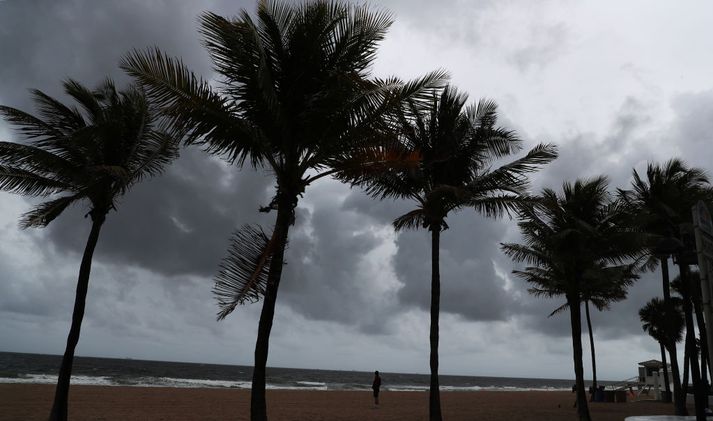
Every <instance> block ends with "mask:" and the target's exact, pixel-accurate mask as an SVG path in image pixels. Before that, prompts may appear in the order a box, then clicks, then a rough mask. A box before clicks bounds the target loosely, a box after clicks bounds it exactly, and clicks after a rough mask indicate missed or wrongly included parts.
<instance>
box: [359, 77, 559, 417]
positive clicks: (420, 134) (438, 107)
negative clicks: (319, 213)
mask: <svg viewBox="0 0 713 421" xmlns="http://www.w3.org/2000/svg"><path fill="white" fill-rule="evenodd" d="M466 100H467V97H466V95H465V94H462V93H459V92H458V91H457V90H456V89H454V88H452V87H446V88H445V89H444V90H442V92H440V93H439V92H437V91H434V92H433V97H432V100H431V102H430V104H427V106H419V105H418V104H415V103H413V102H411V103H410V104H407V105H406V106H405V107H403V108H402V110H401V112H400V113H399V114H398V115H397V116H396V121H398V122H399V125H400V131H401V138H400V140H401V142H400V144H399V145H398V148H397V147H396V146H394V145H392V146H391V147H390V148H389V150H391V151H399V152H398V153H396V152H395V153H396V155H398V156H401V157H403V159H404V160H406V161H408V160H411V161H415V165H412V166H405V167H406V168H392V169H389V170H386V171H379V172H371V173H368V174H363V176H362V177H360V178H358V179H356V180H353V182H355V183H357V184H362V185H363V186H364V187H365V188H366V191H367V193H369V194H370V195H371V196H373V197H376V198H379V199H383V198H387V197H391V198H401V199H410V200H413V201H414V202H416V204H417V205H418V207H417V208H416V209H414V210H412V211H410V212H408V213H406V214H404V215H402V216H400V217H398V218H397V219H396V220H395V221H394V227H395V228H396V230H397V231H398V230H402V229H417V228H426V229H428V230H429V231H430V232H431V328H430V345H431V350H430V368H431V384H430V398H429V399H430V400H429V402H430V403H429V418H430V419H431V420H440V419H441V404H440V395H439V382H438V339H439V329H438V319H439V307H440V288H441V287H440V285H441V281H440V271H439V248H440V247H439V244H440V236H441V232H442V231H443V230H444V229H446V228H447V227H448V225H447V224H446V217H447V216H448V215H449V213H451V212H456V211H459V210H462V209H467V208H472V209H474V210H476V211H477V212H479V213H482V214H484V215H485V216H487V217H498V216H501V215H502V214H503V213H504V212H507V211H509V210H512V209H515V206H516V205H517V204H522V203H523V202H524V201H525V200H526V198H524V196H523V194H524V193H525V189H526V187H527V184H528V180H527V177H526V175H527V173H529V172H532V171H536V170H537V169H539V168H540V167H541V166H542V165H544V164H547V163H548V162H550V161H552V160H553V159H555V158H556V156H557V154H556V149H555V148H554V146H551V145H539V146H537V147H535V148H533V149H532V150H531V151H529V152H528V153H527V154H526V155H525V156H523V157H522V158H519V159H516V160H514V161H512V162H510V163H508V164H504V165H502V166H500V167H498V168H496V169H491V165H492V163H493V161H495V160H497V159H501V158H505V157H507V156H508V155H511V154H513V153H515V152H516V151H518V150H520V148H521V146H520V145H521V141H520V140H519V139H518V138H517V136H516V135H515V133H513V132H512V131H509V130H506V129H504V128H502V127H499V126H497V108H496V105H495V103H494V102H490V101H480V102H479V103H478V104H474V105H470V106H466V105H465V103H466Z"/></svg>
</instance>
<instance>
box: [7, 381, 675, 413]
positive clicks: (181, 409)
mask: <svg viewBox="0 0 713 421" xmlns="http://www.w3.org/2000/svg"><path fill="white" fill-rule="evenodd" d="M53 392H54V386H53V385H26V384H0V420H18V421H19V420H22V421H31V420H42V421H44V420H46V419H47V414H48V413H49V409H50V406H51V404H52V397H53ZM267 399H268V411H269V412H268V415H269V417H270V420H271V421H280V420H289V421H302V420H305V421H307V420H310V421H318V420H325V421H327V420H328V421H342V420H343V421H346V420H350V421H351V420H353V421H364V420H375V421H377V420H384V421H387V420H408V421H417V420H427V419H428V394H427V393H425V392H389V391H384V392H382V396H381V405H380V407H379V408H378V409H374V408H373V403H372V399H371V393H370V392H367V391H365V392H355V391H291V390H270V391H268V396H267ZM441 400H442V405H443V416H444V419H446V420H449V421H458V420H463V421H465V420H468V421H470V420H483V421H488V420H499V421H500V420H510V421H512V420H543V421H544V420H550V421H557V420H567V421H569V420H573V419H575V409H574V408H572V404H573V402H574V395H573V394H572V393H570V392H485V391H479V392H442V393H441ZM249 401H250V393H249V391H247V390H236V389H232V390H231V389H176V388H158V387H156V388H149V387H115V386H72V388H71V390H70V419H71V420H73V421H83V420H123V421H133V420H137V421H138V420H167V421H168V420H171V421H183V420H216V421H217V420H220V421H223V420H247V419H248V418H249V417H248V415H249ZM590 410H591V414H592V418H593V419H594V420H623V419H624V418H625V417H627V416H630V415H645V414H660V415H666V414H672V413H673V408H672V405H670V404H662V403H657V402H650V401H649V402H630V403H590Z"/></svg>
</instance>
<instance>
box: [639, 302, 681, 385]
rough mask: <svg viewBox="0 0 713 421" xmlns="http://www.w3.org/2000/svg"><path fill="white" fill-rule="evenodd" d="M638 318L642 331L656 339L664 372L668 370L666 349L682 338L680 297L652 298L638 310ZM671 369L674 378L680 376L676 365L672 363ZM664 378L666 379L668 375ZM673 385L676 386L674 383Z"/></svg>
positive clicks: (669, 349) (672, 347)
mask: <svg viewBox="0 0 713 421" xmlns="http://www.w3.org/2000/svg"><path fill="white" fill-rule="evenodd" d="M639 318H640V319H641V322H642V323H643V324H642V328H643V329H644V331H645V332H646V333H648V334H649V336H651V337H652V338H654V339H655V340H656V341H658V343H659V346H660V347H661V360H662V362H663V364H664V373H666V372H667V371H668V368H667V366H666V351H669V352H671V350H673V349H674V346H675V344H676V343H677V342H681V341H682V340H683V329H684V327H685V320H684V318H683V313H682V312H681V299H680V298H678V297H669V299H668V300H661V299H660V298H653V299H651V300H650V301H649V302H648V303H646V305H645V306H644V307H642V308H641V310H639ZM671 371H672V375H673V376H674V379H676V378H678V377H680V374H679V372H678V365H673V364H672V365H671ZM665 378H666V379H668V375H666V377H665ZM664 381H668V380H664ZM674 387H676V384H675V383H674Z"/></svg>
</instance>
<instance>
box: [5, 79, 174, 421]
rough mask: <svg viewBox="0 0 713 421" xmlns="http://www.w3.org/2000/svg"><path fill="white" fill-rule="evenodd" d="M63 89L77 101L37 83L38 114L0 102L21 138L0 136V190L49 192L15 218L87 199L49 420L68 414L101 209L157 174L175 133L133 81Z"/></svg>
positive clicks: (42, 218)
mask: <svg viewBox="0 0 713 421" xmlns="http://www.w3.org/2000/svg"><path fill="white" fill-rule="evenodd" d="M64 90H65V92H66V93H67V94H68V95H69V96H70V97H72V98H73V99H74V100H75V101H76V102H77V104H78V105H79V106H80V107H81V108H77V107H73V106H67V105H64V104H62V103H61V102H60V101H58V100H56V99H54V98H52V97H50V96H48V95H46V94H44V93H43V92H41V91H39V90H34V91H33V97H34V101H35V103H36V104H37V107H38V110H39V117H35V116H33V115H31V114H28V113H26V112H23V111H20V110H17V109H14V108H11V107H7V106H0V114H2V115H3V116H4V117H5V118H6V120H7V121H8V122H9V123H11V124H13V125H14V126H16V127H18V128H19V132H20V134H21V135H23V136H24V137H25V138H26V139H27V141H28V143H27V144H23V143H13V142H0V190H4V191H8V192H12V193H18V194H22V195H26V196H33V197H51V198H50V199H49V200H47V201H45V202H43V203H41V204H39V205H37V206H36V207H35V208H34V209H33V210H32V211H30V212H27V213H26V214H25V215H24V216H23V217H22V219H21V222H20V225H21V226H22V227H23V228H27V227H44V226H46V225H47V224H49V223H50V222H52V221H53V220H54V219H55V218H57V217H58V216H59V215H60V214H61V213H62V212H63V211H64V210H65V209H67V208H68V207H69V206H70V205H72V204H75V203H79V202H83V203H86V204H87V205H88V207H89V211H88V213H87V215H88V216H89V217H91V220H92V229H91V231H90V233H89V238H88V239H87V244H86V247H85V249H84V255H83V256H82V263H81V265H80V268H79V278H78V280H77V291H76V297H75V301H74V312H73V313H72V325H71V328H70V330H69V336H68V337H67V347H66V349H65V351H64V357H63V358H62V365H61V367H60V370H59V378H58V380H57V389H56V391H55V399H54V404H53V406H52V412H51V415H50V420H66V419H67V397H68V393H69V381H70V377H71V374H72V362H73V358H74V350H75V347H76V346H77V343H78V341H79V332H80V329H81V325H82V318H83V317H84V308H85V300H86V296H87V289H88V287H89V273H90V271H91V265H92V256H93V254H94V249H95V247H96V245H97V241H98V240H99V232H100V230H101V227H102V225H103V224H104V221H105V219H106V216H107V214H108V213H109V211H110V210H112V209H115V208H116V204H117V200H118V199H119V197H120V196H122V195H123V194H125V193H126V192H127V191H128V190H129V188H130V187H131V186H132V185H133V184H135V183H137V182H139V181H141V180H142V179H144V178H147V177H150V176H153V175H156V174H158V173H160V172H161V171H162V170H163V167H164V166H165V165H166V164H167V163H169V162H170V161H171V160H172V159H173V158H174V157H175V156H176V151H177V141H176V139H177V137H179V136H177V134H176V133H171V132H169V131H167V130H165V129H164V128H163V127H162V126H161V121H160V119H159V118H158V114H157V112H156V110H155V109H154V108H153V107H151V106H150V105H149V103H148V102H147V101H146V98H145V96H144V93H143V91H142V90H141V89H139V88H137V87H135V86H131V87H129V88H127V89H126V90H123V91H117V90H116V87H115V85H114V83H113V82H112V81H111V80H108V79H107V80H106V81H105V82H104V83H103V84H102V85H101V86H100V87H99V88H98V89H96V90H90V89H88V88H86V87H85V86H83V85H81V84H80V83H79V82H76V81H74V80H67V81H66V82H64ZM178 142H180V139H178Z"/></svg>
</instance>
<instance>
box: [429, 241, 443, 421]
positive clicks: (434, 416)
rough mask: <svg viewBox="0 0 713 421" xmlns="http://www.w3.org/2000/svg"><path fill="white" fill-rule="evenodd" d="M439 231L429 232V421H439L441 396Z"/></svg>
mask: <svg viewBox="0 0 713 421" xmlns="http://www.w3.org/2000/svg"><path fill="white" fill-rule="evenodd" d="M440 239H441V230H440V227H437V228H433V229H432V230H431V335H430V342H431V388H430V392H429V402H428V415H429V420H430V421H441V419H442V417H441V395H440V391H439V385H438V316H439V312H440V300H441V275H440V270H439V265H440V261H439V251H440Z"/></svg>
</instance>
